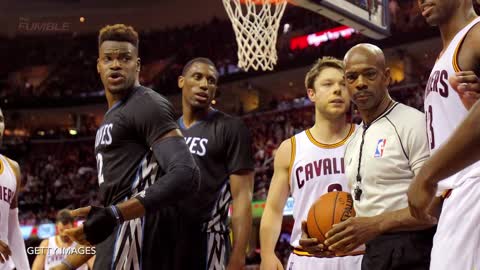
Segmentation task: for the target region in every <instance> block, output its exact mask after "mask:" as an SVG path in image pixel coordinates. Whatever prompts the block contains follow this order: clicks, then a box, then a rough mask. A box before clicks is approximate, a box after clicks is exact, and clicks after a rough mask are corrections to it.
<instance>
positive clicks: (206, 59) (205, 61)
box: [182, 57, 218, 77]
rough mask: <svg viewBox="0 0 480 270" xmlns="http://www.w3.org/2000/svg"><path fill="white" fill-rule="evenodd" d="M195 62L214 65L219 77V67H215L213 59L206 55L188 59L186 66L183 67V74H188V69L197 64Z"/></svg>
mask: <svg viewBox="0 0 480 270" xmlns="http://www.w3.org/2000/svg"><path fill="white" fill-rule="evenodd" d="M195 63H203V64H207V65H209V66H212V67H213V68H214V69H215V73H216V75H217V77H218V70H217V67H215V64H214V63H213V61H212V60H210V59H208V58H206V57H197V58H193V59H192V60H190V61H188V62H187V63H186V64H185V66H184V67H183V70H182V76H185V74H187V71H188V70H189V69H190V67H191V66H192V65H193V64H195Z"/></svg>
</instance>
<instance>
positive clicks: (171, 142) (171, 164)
mask: <svg viewBox="0 0 480 270" xmlns="http://www.w3.org/2000/svg"><path fill="white" fill-rule="evenodd" d="M152 149H153V153H154V155H155V158H156V159H157V161H158V163H159V166H160V169H161V170H163V171H164V172H165V175H163V176H161V177H160V178H159V179H157V181H156V182H155V183H153V184H152V185H151V186H150V187H149V188H147V189H146V190H145V192H144V193H143V192H142V193H140V194H139V195H137V196H136V198H137V199H139V200H140V202H141V203H142V204H143V206H144V207H145V211H146V212H150V211H156V210H158V209H159V208H162V207H165V206H169V205H172V204H174V203H177V202H179V201H181V200H183V199H185V198H186V197H187V196H192V195H193V194H194V193H195V192H197V191H198V187H199V185H200V171H199V170H198V167H197V165H196V164H195V160H194V159H193V157H192V154H190V151H189V150H188V146H187V144H186V143H185V139H184V138H183V137H180V136H174V137H168V138H166V139H163V140H160V141H159V142H156V143H155V144H154V145H153V146H152Z"/></svg>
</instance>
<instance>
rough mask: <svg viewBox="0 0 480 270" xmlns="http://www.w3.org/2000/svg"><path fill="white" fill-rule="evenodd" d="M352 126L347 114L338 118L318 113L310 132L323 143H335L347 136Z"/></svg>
mask: <svg viewBox="0 0 480 270" xmlns="http://www.w3.org/2000/svg"><path fill="white" fill-rule="evenodd" d="M350 127H351V126H350V124H349V123H347V117H346V115H345V114H344V115H342V116H339V117H338V118H336V119H328V118H326V117H324V116H322V115H321V114H320V113H316V114H315V125H313V127H312V128H311V129H310V133H312V135H313V137H314V138H315V140H317V141H319V142H321V143H324V144H334V143H337V142H339V141H341V140H343V139H345V137H347V135H348V132H349V131H350Z"/></svg>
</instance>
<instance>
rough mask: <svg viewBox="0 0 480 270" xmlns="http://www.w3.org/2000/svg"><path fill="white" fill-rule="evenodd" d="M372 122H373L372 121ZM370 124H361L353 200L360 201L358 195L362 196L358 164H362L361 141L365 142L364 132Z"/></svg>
mask: <svg viewBox="0 0 480 270" xmlns="http://www.w3.org/2000/svg"><path fill="white" fill-rule="evenodd" d="M372 124H373V123H372ZM369 127H370V125H363V132H362V142H361V143H360V155H359V156H358V167H357V186H356V187H355V190H354V191H353V192H354V195H355V200H357V201H360V197H362V192H363V191H362V189H361V188H360V185H361V184H362V177H361V176H360V166H361V165H362V152H363V143H364V142H365V133H366V132H367V129H368V128H369Z"/></svg>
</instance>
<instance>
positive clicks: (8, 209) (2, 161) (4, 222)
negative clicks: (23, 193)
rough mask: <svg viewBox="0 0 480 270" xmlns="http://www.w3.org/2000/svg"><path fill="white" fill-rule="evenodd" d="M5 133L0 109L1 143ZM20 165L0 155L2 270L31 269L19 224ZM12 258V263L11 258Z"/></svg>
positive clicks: (0, 248)
mask: <svg viewBox="0 0 480 270" xmlns="http://www.w3.org/2000/svg"><path fill="white" fill-rule="evenodd" d="M4 131H5V119H4V117H3V112H2V110H1V109H0V143H1V141H2V140H3V132H4ZM20 183H21V182H20V167H19V166H18V163H17V162H15V161H13V160H11V159H9V158H7V157H6V156H4V155H1V154H0V216H1V218H0V269H1V270H3V269H8V270H10V269H12V262H13V265H14V266H15V268H17V269H30V264H29V263H28V258H27V253H26V250H25V243H24V241H23V237H22V232H21V231H20V223H19V222H18V207H17V206H18V192H19V191H20ZM10 257H11V258H12V260H11V261H10V260H9V258H10Z"/></svg>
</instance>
